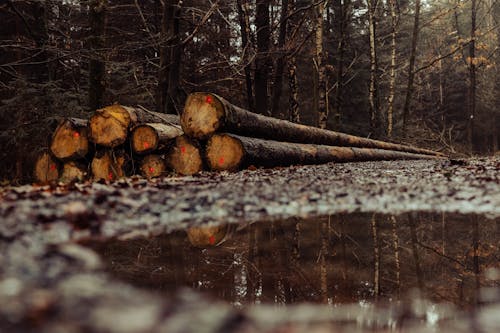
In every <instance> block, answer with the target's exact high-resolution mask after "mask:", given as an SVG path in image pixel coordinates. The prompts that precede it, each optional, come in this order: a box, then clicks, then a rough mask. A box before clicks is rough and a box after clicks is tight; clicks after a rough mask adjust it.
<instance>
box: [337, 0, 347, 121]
mask: <svg viewBox="0 0 500 333" xmlns="http://www.w3.org/2000/svg"><path fill="white" fill-rule="evenodd" d="M349 6H350V1H349V0H343V1H342V0H335V1H334V5H333V10H334V17H335V19H336V25H335V26H336V33H337V49H336V56H335V71H336V89H335V96H334V101H333V105H334V112H335V114H334V125H335V127H336V128H340V127H341V126H342V112H343V111H342V108H343V94H344V57H345V44H346V40H347V26H348V15H349Z"/></svg>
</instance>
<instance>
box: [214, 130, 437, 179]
mask: <svg viewBox="0 0 500 333" xmlns="http://www.w3.org/2000/svg"><path fill="white" fill-rule="evenodd" d="M206 158H207V162H208V167H209V168H210V169H211V170H214V171H222V170H229V171H237V170H239V169H242V168H245V167H248V166H251V165H253V166H257V167H268V168H272V167H277V166H290V165H303V164H322V163H328V162H355V161H358V162H359V161H376V160H399V159H429V158H437V157H434V156H429V155H421V154H412V153H406V152H398V151H392V150H382V149H375V148H356V147H335V146H323V145H313V144H301V143H290V142H279V141H270V140H262V139H256V138H248V137H242V136H237V135H234V134H227V133H222V134H215V135H213V136H212V137H211V138H210V139H209V140H208V143H207V149H206Z"/></svg>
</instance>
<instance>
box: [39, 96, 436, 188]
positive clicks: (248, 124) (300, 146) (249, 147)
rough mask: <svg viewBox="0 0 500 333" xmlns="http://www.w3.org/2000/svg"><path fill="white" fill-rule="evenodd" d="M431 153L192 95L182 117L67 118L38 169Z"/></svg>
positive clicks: (232, 167) (109, 169)
mask: <svg viewBox="0 0 500 333" xmlns="http://www.w3.org/2000/svg"><path fill="white" fill-rule="evenodd" d="M442 157H443V155H442V154H440V153H438V152H435V151H431V150H426V149H421V148H416V147H411V146H405V145H399V144H394V143H389V142H384V141H377V140H371V139H366V138H362V137H357V136H352V135H348V134H344V133H339V132H334V131H329V130H323V129H318V128H315V127H310V126H304V125H300V124H295V123H291V122H289V121H285V120H279V119H275V118H271V117H266V116H263V115H260V114H256V113H251V112H249V111H247V110H244V109H241V108H239V107H237V106H234V105H232V104H231V103H229V102H228V101H226V100H225V99H223V98H222V97H220V96H217V95H215V94H210V93H193V94H191V95H190V96H189V97H188V99H187V101H186V104H185V107H184V110H183V112H182V114H181V116H180V117H179V116H177V115H168V114H162V113H155V112H152V111H149V110H147V109H145V108H143V107H128V106H122V105H118V104H115V105H111V106H107V107H105V108H102V109H99V110H97V111H95V113H94V114H93V115H92V116H91V117H90V119H89V120H84V119H76V118H67V119H64V120H63V121H61V123H60V124H59V126H58V127H57V129H56V130H55V132H54V134H53V136H52V140H51V144H50V149H48V150H47V151H46V152H44V153H42V154H41V155H40V156H39V157H38V159H37V161H36V164H35V169H34V176H35V180H36V182H38V183H52V182H58V181H61V182H71V181H84V180H87V179H91V180H94V181H99V180H105V181H114V180H116V179H118V178H121V177H125V176H130V175H133V174H136V173H140V174H142V175H144V176H146V177H148V178H152V177H159V176H164V175H167V174H169V173H170V174H179V175H193V174H196V173H198V172H200V171H202V170H214V171H222V170H227V171H237V170H241V169H243V168H246V167H249V166H254V167H277V166H289V165H297V164H319V163H327V162H352V161H369V160H396V159H429V158H442Z"/></svg>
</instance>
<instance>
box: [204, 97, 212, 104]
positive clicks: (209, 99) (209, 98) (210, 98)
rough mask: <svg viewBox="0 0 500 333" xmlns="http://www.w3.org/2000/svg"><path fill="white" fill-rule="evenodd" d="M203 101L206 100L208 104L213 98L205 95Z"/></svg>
mask: <svg viewBox="0 0 500 333" xmlns="http://www.w3.org/2000/svg"><path fill="white" fill-rule="evenodd" d="M205 101H206V102H207V103H208V104H212V102H213V98H212V96H207V98H206V99H205Z"/></svg>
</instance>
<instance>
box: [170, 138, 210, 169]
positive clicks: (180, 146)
mask: <svg viewBox="0 0 500 333" xmlns="http://www.w3.org/2000/svg"><path fill="white" fill-rule="evenodd" d="M165 160H166V162H167V165H168V167H169V168H171V169H172V170H173V171H174V172H176V173H178V174H181V175H185V176H188V175H193V174H196V173H198V172H200V171H202V170H203V159H202V148H201V146H200V144H199V143H198V142H197V141H196V140H193V139H190V138H188V137H187V136H186V135H182V136H179V137H177V138H175V140H174V141H173V142H172V145H171V146H170V147H169V148H168V149H167V151H166V154H165Z"/></svg>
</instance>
